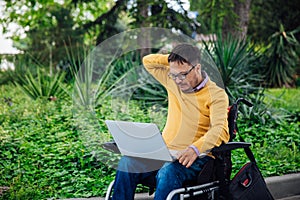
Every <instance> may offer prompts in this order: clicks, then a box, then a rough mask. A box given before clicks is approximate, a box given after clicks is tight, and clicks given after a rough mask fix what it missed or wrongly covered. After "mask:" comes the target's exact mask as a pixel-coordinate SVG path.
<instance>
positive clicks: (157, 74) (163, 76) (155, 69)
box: [143, 54, 169, 85]
mask: <svg viewBox="0 0 300 200" xmlns="http://www.w3.org/2000/svg"><path fill="white" fill-rule="evenodd" d="M168 56H169V55H167V54H149V55H147V56H144V57H143V64H144V67H145V68H146V70H147V71H148V72H149V73H150V74H151V75H152V76H154V78H155V79H156V80H158V81H159V82H160V83H161V84H163V85H165V84H166V83H167V80H168V73H169V63H168Z"/></svg>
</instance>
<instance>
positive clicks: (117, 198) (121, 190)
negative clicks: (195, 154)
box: [112, 156, 212, 200]
mask: <svg viewBox="0 0 300 200" xmlns="http://www.w3.org/2000/svg"><path fill="white" fill-rule="evenodd" d="M210 159H212V158H210V157H208V156H206V157H203V158H197V159H196V160H195V162H194V163H193V164H192V166H191V167H189V168H186V167H185V166H183V165H181V164H180V163H179V162H178V161H175V162H171V163H170V162H167V163H164V164H163V163H161V166H162V167H161V168H159V167H158V168H157V169H158V170H154V171H153V170H152V171H147V168H149V165H148V164H147V162H143V161H142V160H141V159H135V158H129V157H122V158H121V160H120V163H119V168H118V170H117V174H116V178H115V184H114V191H113V198H112V199H113V200H132V199H134V193H135V189H136V186H137V184H139V183H141V182H143V181H144V180H147V179H148V180H155V179H154V177H155V178H156V183H152V184H153V185H156V191H155V196H154V199H155V200H165V199H166V198H167V196H168V194H169V193H170V192H171V191H172V190H174V189H178V188H181V187H182V185H183V183H184V182H185V181H188V180H194V179H195V178H197V175H198V174H199V172H200V171H201V169H202V168H203V166H204V164H205V163H206V162H207V161H208V160H210ZM157 166H159V164H157ZM151 168H152V169H153V166H151ZM149 169H150V168H149ZM135 170H136V171H135ZM135 172H137V173H135Z"/></svg>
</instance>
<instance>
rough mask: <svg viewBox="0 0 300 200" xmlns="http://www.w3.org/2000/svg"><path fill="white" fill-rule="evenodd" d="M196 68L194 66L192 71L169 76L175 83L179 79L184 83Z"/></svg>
mask: <svg viewBox="0 0 300 200" xmlns="http://www.w3.org/2000/svg"><path fill="white" fill-rule="evenodd" d="M195 67H196V66H194V65H192V67H191V69H189V70H188V71H186V72H180V73H178V74H172V73H169V74H168V76H169V77H170V78H171V79H173V80H174V81H175V80H176V78H178V79H179V80H181V81H183V80H184V79H186V76H187V75H188V74H189V73H190V72H191V71H192V70H193V69H194V68H195Z"/></svg>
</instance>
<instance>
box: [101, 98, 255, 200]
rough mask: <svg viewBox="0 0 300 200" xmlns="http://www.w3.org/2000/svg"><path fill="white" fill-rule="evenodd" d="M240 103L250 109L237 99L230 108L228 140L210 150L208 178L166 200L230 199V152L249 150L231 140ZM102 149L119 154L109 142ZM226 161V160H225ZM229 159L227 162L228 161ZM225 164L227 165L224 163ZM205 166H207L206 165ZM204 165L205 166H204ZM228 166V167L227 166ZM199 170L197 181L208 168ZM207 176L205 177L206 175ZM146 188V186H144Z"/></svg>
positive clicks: (111, 185) (172, 193)
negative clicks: (176, 198) (210, 167)
mask: <svg viewBox="0 0 300 200" xmlns="http://www.w3.org/2000/svg"><path fill="white" fill-rule="evenodd" d="M240 102H242V103H244V104H245V105H247V106H249V107H252V106H253V104H252V103H250V102H249V101H247V100H245V99H244V98H239V99H237V100H236V101H235V102H234V103H233V104H232V105H231V106H230V107H229V109H228V110H229V111H228V127H229V133H230V140H229V142H228V143H226V144H222V145H220V146H219V147H215V148H213V149H212V151H211V152H212V154H213V156H214V157H215V159H214V160H213V168H214V169H213V171H212V172H208V173H209V177H206V180H205V181H204V183H203V182H201V183H200V184H199V183H196V184H194V185H192V186H185V187H182V188H178V189H175V190H172V191H171V192H170V193H169V195H168V196H167V199H166V200H172V198H173V197H174V196H175V195H179V199H180V200H183V199H187V198H189V199H199V198H197V197H198V196H199V195H202V194H210V197H209V199H211V200H215V199H230V197H229V183H230V175H231V165H232V161H231V151H232V150H235V149H240V148H249V147H250V146H251V144H250V143H246V142H232V140H233V139H234V138H235V137H236V133H237V129H238V128H237V117H238V106H239V103H240ZM102 146H103V148H104V149H107V150H109V151H112V152H115V153H120V152H119V150H118V148H117V146H116V144H115V143H112V142H109V143H105V144H103V145H102ZM226 159H227V160H226ZM228 159H229V160H228ZM226 162H227V163H226ZM206 165H207V164H206ZM206 165H205V166H206ZM228 165H229V166H228ZM205 166H204V168H203V169H202V170H201V172H200V174H199V175H198V177H197V178H198V180H199V179H201V175H202V174H201V173H207V172H205V170H210V171H211V170H212V169H205V168H209V166H208V167H205ZM206 176H207V175H206ZM113 186H114V180H113V181H112V182H111V183H110V184H109V186H108V189H107V193H106V196H105V200H110V197H111V194H112V191H113ZM146 186H147V185H146Z"/></svg>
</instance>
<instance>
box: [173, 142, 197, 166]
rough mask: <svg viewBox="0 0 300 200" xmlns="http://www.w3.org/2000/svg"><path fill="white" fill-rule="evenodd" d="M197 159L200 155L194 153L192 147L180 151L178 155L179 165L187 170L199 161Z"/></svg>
mask: <svg viewBox="0 0 300 200" xmlns="http://www.w3.org/2000/svg"><path fill="white" fill-rule="evenodd" d="M197 157H198V155H197V153H196V152H195V151H194V149H193V148H191V147H188V148H186V149H185V150H183V151H180V152H179V153H178V156H177V159H178V161H179V163H181V164H182V165H183V166H185V167H186V168H189V167H190V166H191V165H192V164H193V163H194V161H195V160H196V159H197Z"/></svg>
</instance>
